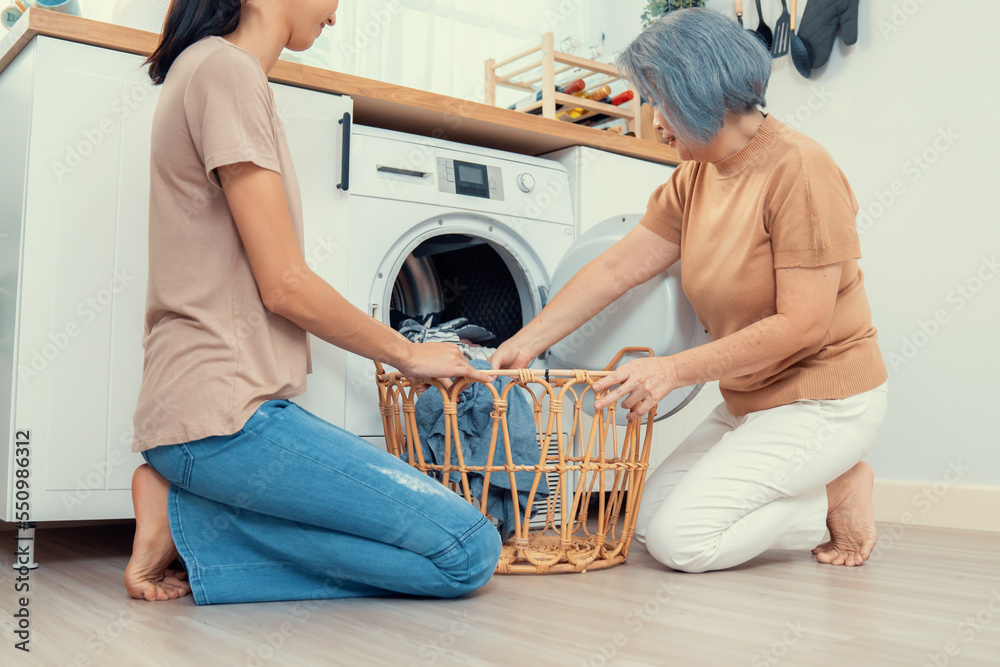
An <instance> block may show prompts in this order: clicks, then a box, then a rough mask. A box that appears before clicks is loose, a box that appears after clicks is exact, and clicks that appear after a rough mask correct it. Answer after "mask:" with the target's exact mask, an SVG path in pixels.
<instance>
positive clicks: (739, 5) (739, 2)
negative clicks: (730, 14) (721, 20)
mask: <svg viewBox="0 0 1000 667" xmlns="http://www.w3.org/2000/svg"><path fill="white" fill-rule="evenodd" d="M736 20H737V21H739V22H740V27H741V28H742V27H743V0H736Z"/></svg>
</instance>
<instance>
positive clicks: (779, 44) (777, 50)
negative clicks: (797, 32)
mask: <svg viewBox="0 0 1000 667" xmlns="http://www.w3.org/2000/svg"><path fill="white" fill-rule="evenodd" d="M791 21H792V16H791V14H789V13H788V5H786V4H785V0H781V16H779V17H778V22H777V23H775V24H774V46H772V47H771V57H772V58H780V57H781V56H783V55H786V54H787V53H788V45H789V44H790V43H791Z"/></svg>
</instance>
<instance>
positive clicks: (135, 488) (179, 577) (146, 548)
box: [125, 463, 191, 601]
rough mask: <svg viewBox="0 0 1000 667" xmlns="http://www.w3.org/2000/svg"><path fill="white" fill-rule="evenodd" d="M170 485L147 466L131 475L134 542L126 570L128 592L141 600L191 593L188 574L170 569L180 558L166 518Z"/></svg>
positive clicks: (141, 467) (166, 598)
mask: <svg viewBox="0 0 1000 667" xmlns="http://www.w3.org/2000/svg"><path fill="white" fill-rule="evenodd" d="M169 489H170V482H168V481H167V480H165V479H164V478H163V477H161V476H160V474H159V473H158V472H156V471H155V470H153V468H152V467H150V465H149V464H148V463H144V464H142V465H141V466H139V467H138V468H136V470H135V473H133V475H132V505H133V506H134V507H135V540H134V541H133V542H132V558H131V559H129V562H128V567H126V568H125V589H126V590H127V591H128V593H129V595H131V596H132V597H134V598H136V599H138V600H150V601H152V600H174V599H176V598H179V597H183V596H185V595H187V594H188V593H190V592H191V584H189V583H188V582H187V572H184V571H183V570H180V571H178V570H171V569H168V567H167V566H168V565H170V563H171V562H172V561H173V560H174V559H175V558H177V557H178V553H177V548H176V547H175V546H174V539H173V537H171V535H170V523H169V520H168V518H167V491H168V490H169Z"/></svg>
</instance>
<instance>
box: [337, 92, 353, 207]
mask: <svg viewBox="0 0 1000 667" xmlns="http://www.w3.org/2000/svg"><path fill="white" fill-rule="evenodd" d="M337 122H338V123H340V124H341V125H343V126H344V150H343V151H342V152H341V154H340V159H341V161H340V183H338V184H337V189H338V190H343V191H344V192H347V190H348V189H349V188H350V187H351V114H350V113H348V112H346V111H345V112H344V117H343V118H341V119H340V120H339V121H337Z"/></svg>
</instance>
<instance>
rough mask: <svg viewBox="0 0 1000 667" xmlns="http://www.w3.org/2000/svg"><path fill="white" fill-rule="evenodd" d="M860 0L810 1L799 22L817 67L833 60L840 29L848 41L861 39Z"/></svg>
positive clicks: (799, 31)
mask: <svg viewBox="0 0 1000 667" xmlns="http://www.w3.org/2000/svg"><path fill="white" fill-rule="evenodd" d="M858 2H859V0H809V4H807V5H806V9H805V11H804V12H802V21H800V22H799V29H798V30H797V31H796V32H798V35H799V37H801V38H802V41H803V42H805V45H806V49H807V50H808V51H809V57H810V58H811V59H812V66H813V68H817V67H822V66H823V65H825V64H826V61H827V60H829V59H830V52H831V51H832V50H833V42H834V40H835V39H837V28H840V37H841V39H843V40H844V44H854V43H855V42H857V41H858Z"/></svg>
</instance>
